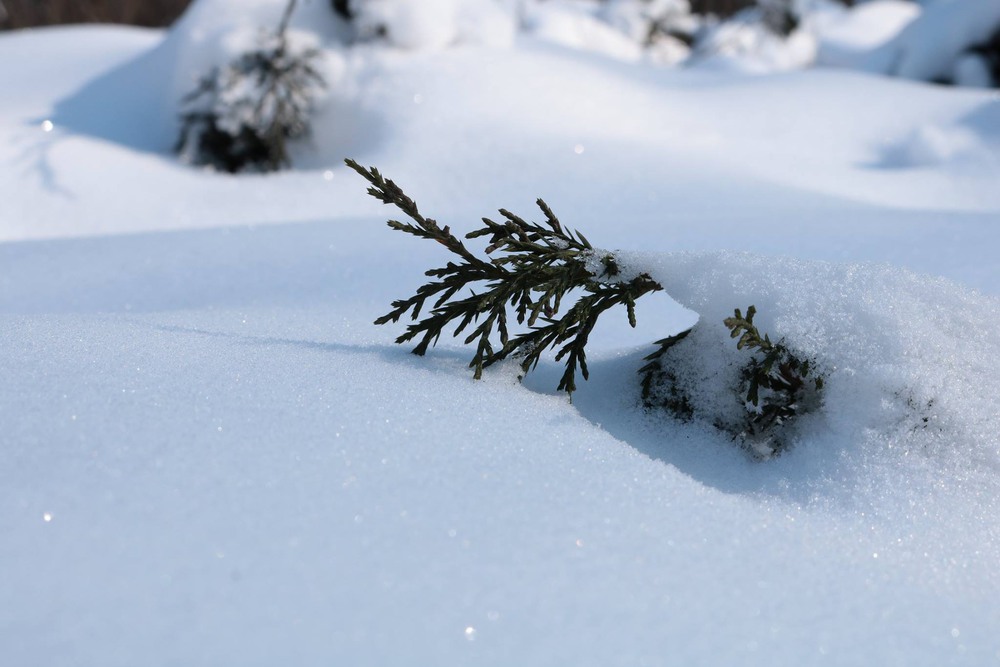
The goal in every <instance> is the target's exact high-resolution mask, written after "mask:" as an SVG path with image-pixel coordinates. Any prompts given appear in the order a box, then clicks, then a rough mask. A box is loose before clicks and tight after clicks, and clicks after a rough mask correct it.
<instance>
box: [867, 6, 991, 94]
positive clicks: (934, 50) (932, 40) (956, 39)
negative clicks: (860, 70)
mask: <svg viewBox="0 0 1000 667" xmlns="http://www.w3.org/2000/svg"><path fill="white" fill-rule="evenodd" d="M998 30H1000V3H997V2H996V0H937V1H936V2H930V3H928V4H927V5H926V6H925V7H924V9H923V12H922V13H921V14H920V16H919V17H917V18H916V19H914V20H913V21H912V22H911V23H909V24H908V25H907V26H906V27H905V28H904V29H903V31H902V32H901V33H900V34H899V36H898V37H897V38H896V39H894V40H892V41H891V42H890V43H888V44H887V45H886V46H885V47H884V49H883V50H881V53H880V54H879V55H878V56H877V60H878V61H880V64H882V65H883V66H884V67H886V68H887V69H886V72H887V73H889V74H894V75H896V76H900V77H904V78H908V79H917V80H922V81H951V82H956V81H958V82H961V81H962V80H963V78H964V79H966V80H967V79H968V77H969V76H970V75H969V74H968V70H969V69H970V66H969V64H968V63H963V62H962V61H963V59H964V58H965V57H966V52H967V51H969V49H971V48H972V47H975V46H977V45H980V44H985V43H986V42H987V41H989V39H990V37H991V36H992V35H993V34H994V33H996V32H997V31H998ZM956 68H957V71H956Z"/></svg>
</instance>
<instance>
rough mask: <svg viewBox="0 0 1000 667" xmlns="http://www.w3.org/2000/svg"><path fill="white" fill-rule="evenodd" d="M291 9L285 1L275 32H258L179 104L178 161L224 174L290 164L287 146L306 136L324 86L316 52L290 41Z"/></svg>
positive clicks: (292, 4)
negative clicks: (252, 44) (247, 47)
mask: <svg viewBox="0 0 1000 667" xmlns="http://www.w3.org/2000/svg"><path fill="white" fill-rule="evenodd" d="M295 5H296V0H290V2H289V3H288V5H287V6H286V8H285V11H284V14H283V15H282V18H281V23H280V25H279V26H278V29H277V30H276V31H275V32H273V33H271V32H262V33H261V34H260V36H259V44H258V47H257V48H256V49H254V50H253V51H249V52H247V53H244V54H242V55H240V56H238V57H237V58H235V59H234V60H233V61H232V62H230V63H228V64H226V65H225V66H223V67H221V68H216V69H214V70H213V71H212V72H210V73H209V74H208V75H207V76H205V77H203V78H202V79H201V81H200V82H199V83H198V86H197V88H195V90H194V91H192V92H191V93H190V94H188V95H187V96H186V97H185V98H184V100H183V102H182V104H183V110H182V113H181V133H180V137H179V138H178V141H177V145H176V150H177V152H178V153H180V154H181V156H182V158H184V159H186V160H187V161H189V162H191V163H193V164H196V165H205V166H211V167H213V168H215V169H218V170H220V171H226V172H230V173H235V172H240V171H276V170H278V169H281V168H283V167H286V166H288V164H289V162H290V159H289V155H288V147H287V143H288V141H289V140H293V139H299V138H302V137H305V136H307V135H308V134H309V131H310V115H311V113H312V111H313V108H314V105H315V103H316V100H317V98H318V97H319V95H320V93H321V92H322V91H323V89H324V88H325V86H326V83H325V80H324V78H323V76H322V74H321V73H320V71H319V69H318V67H317V63H318V61H319V58H320V51H319V50H318V49H316V48H313V47H311V46H310V47H305V48H301V47H298V46H296V45H294V44H293V43H292V40H290V39H289V34H288V23H289V21H290V19H291V16H292V13H293V12H294V10H295Z"/></svg>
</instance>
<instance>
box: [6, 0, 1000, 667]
mask: <svg viewBox="0 0 1000 667" xmlns="http://www.w3.org/2000/svg"><path fill="white" fill-rule="evenodd" d="M234 1H235V0H234ZM251 4H252V6H251ZM278 4H281V3H278ZM326 4H327V3H319V2H315V3H305V4H303V8H304V9H303V11H304V12H306V11H308V12H312V14H303V17H310V16H311V18H310V21H315V23H314V24H312V27H311V28H310V25H307V24H306V23H301V22H299V21H304V20H305V18H299V19H297V20H296V21H295V22H293V27H294V28H295V29H296V30H308V31H310V32H313V33H314V34H316V37H317V39H319V40H320V43H322V44H324V45H325V47H326V57H327V62H328V66H329V70H328V71H329V74H330V76H329V80H330V83H331V86H330V93H329V96H328V97H327V98H326V99H325V100H324V101H323V102H322V105H323V106H322V107H321V108H320V109H319V111H318V115H317V116H316V119H315V123H314V134H313V137H312V139H311V141H310V142H306V143H303V144H300V145H299V146H298V147H297V149H296V154H295V156H294V157H295V164H296V168H295V169H293V170H291V171H287V172H282V173H278V174H272V175H244V176H239V177H233V176H228V175H222V174H217V173H214V172H209V171H202V170H196V169H192V168H191V167H188V166H186V165H183V164H181V163H180V162H179V161H178V160H177V159H176V158H175V157H174V156H172V155H170V154H169V153H168V152H167V151H168V149H169V146H170V145H171V143H172V141H173V139H174V138H175V137H174V132H175V131H176V119H175V118H174V116H173V114H174V113H176V111H175V109H176V107H175V106H171V105H170V104H168V101H169V99H172V97H173V96H176V95H178V94H180V93H181V91H183V90H184V89H185V86H182V85H180V83H178V82H181V81H183V80H186V77H189V76H191V75H192V74H193V73H194V72H195V70H197V69H199V68H201V67H204V66H209V65H211V64H217V62H216V60H215V59H216V58H219V57H224V56H227V49H230V48H235V47H232V46H227V45H228V44H230V42H227V41H226V39H236V38H235V37H233V35H239V34H243V35H252V34H253V29H252V28H253V21H254V20H257V19H256V18H254V17H261V18H260V20H262V21H264V22H265V24H268V25H269V24H270V22H271V21H272V18H271V17H272V16H277V15H278V14H280V11H277V10H276V6H277V5H276V3H273V2H270V3H268V2H265V1H264V0H259V1H256V2H254V3H246V4H245V5H244V4H243V3H241V4H240V6H241V9H242V8H243V7H244V6H245V7H246V8H247V9H246V12H247V13H246V16H247V17H248V18H247V19H246V20H247V21H248V23H246V24H245V25H231V24H229V23H225V22H226V21H236V19H235V18H233V17H234V16H236V15H237V14H239V12H234V13H230V14H229V16H227V15H226V12H225V11H223V10H224V9H225V8H226V3H225V2H222V0H214V1H213V2H209V1H207V0H203V2H199V3H197V4H196V5H195V6H194V9H193V10H192V12H190V13H189V14H188V15H187V16H186V17H185V19H184V20H183V21H182V23H181V24H179V25H178V26H177V28H176V29H175V30H174V31H172V32H169V33H161V32H157V31H145V30H132V29H124V28H110V27H86V28H63V29H46V30H36V31H29V32H24V33H8V34H4V35H2V36H0V62H6V63H18V66H16V67H5V68H0V89H3V90H5V91H13V94H9V95H6V96H4V98H3V101H2V103H0V165H2V166H0V170H2V171H0V201H3V202H4V205H3V207H0V267H2V270H0V339H2V340H3V341H4V345H3V346H0V371H2V375H3V377H4V379H5V382H4V383H3V384H2V385H0V425H2V428H0V446H2V448H3V454H4V456H3V461H4V463H3V464H2V465H0V531H2V532H3V534H4V535H5V539H4V540H2V541H0V596H2V598H3V599H4V600H5V602H6V604H5V605H3V608H2V609H0V663H2V664H25V665H30V664H45V665H53V666H59V665H80V666H83V665H94V664H100V665H108V666H114V665H122V666H124V665H135V664H143V665H176V664H184V665H192V666H198V665H218V664H240V665H273V664H278V663H283V664H376V665H385V664H407V665H409V664H434V665H459V664H472V665H511V664H524V665H551V664H564V663H576V664H582V665H595V666H596V665H601V666H604V665H641V664H647V665H667V664H684V665H718V664H740V665H773V664H836V665H844V664H880V665H881V664H885V665H892V664H906V665H935V666H937V665H986V664H994V663H996V662H997V661H998V660H1000V639H998V636H1000V634H998V633H997V631H996V630H997V627H1000V608H998V606H997V604H996V600H997V599H998V595H1000V573H998V570H997V568H996V563H997V562H998V557H1000V507H998V503H1000V440H998V438H997V436H996V433H997V432H998V430H1000V428H998V427H1000V424H998V420H1000V418H998V414H997V410H996V398H995V397H996V396H997V395H998V390H1000V386H998V383H1000V381H998V378H1000V368H998V361H997V360H998V359H1000V349H998V348H1000V335H998V334H997V332H996V328H995V323H996V321H997V319H998V316H1000V301H998V295H1000V271H998V261H997V258H996V248H997V244H998V241H1000V238H998V235H1000V231H998V229H1000V228H998V227H997V225H996V220H997V214H998V212H1000V195H998V193H997V189H996V180H997V177H998V175H1000V161H998V159H997V156H998V155H1000V115H998V114H1000V102H998V101H997V99H996V95H995V93H992V92H988V91H982V90H974V89H954V88H943V87H938V86H930V85H926V84H923V83H919V82H912V81H905V80H892V79H886V78H882V77H877V76H872V75H868V74H864V73H858V72H847V71H837V70H807V71H800V72H791V73H770V74H760V75H757V76H752V77H751V76H747V75H746V74H744V73H741V72H734V71H731V70H725V71H719V70H705V69H699V68H689V69H672V68H665V67H659V66H652V65H650V64H645V63H643V62H641V60H642V59H641V58H639V59H637V61H636V62H631V63H630V62H622V61H621V60H617V59H615V58H609V57H607V56H605V55H601V53H599V51H600V49H592V48H589V47H590V46H592V44H587V45H585V46H587V47H588V48H586V49H584V50H575V49H569V48H566V47H563V46H559V45H558V44H555V43H553V42H552V41H551V40H549V39H547V38H546V39H543V38H542V36H541V35H539V34H534V35H531V34H528V35H521V36H519V37H517V38H516V39H515V40H513V41H510V42H507V43H504V41H503V40H498V41H497V42H495V43H494V42H491V41H489V40H485V41H480V40H473V39H461V38H460V39H457V40H453V39H448V40H441V39H437V38H436V39H437V42H436V44H432V45H426V44H424V43H423V37H421V38H420V39H418V40H417V41H420V42H421V48H401V47H402V46H403V45H402V44H393V43H389V44H384V43H381V42H379V41H376V42H374V43H363V44H357V45H354V46H351V47H347V46H345V45H344V43H343V41H342V38H341V37H340V35H341V32H340V31H341V30H342V29H343V26H342V25H338V23H337V20H336V19H335V18H330V16H328V14H329V12H328V11H327V9H326ZM455 6H456V7H458V6H459V5H455ZM864 6H865V5H862V6H861V7H864ZM541 7H542V6H541V5H539V7H538V9H541ZM861 7H859V8H858V9H859V10H860V8H861ZM323 17H325V18H323ZM321 19H322V20H325V21H327V23H321V22H320V21H321ZM217 21H218V22H217ZM414 29H415V28H414ZM486 30H487V32H491V30H490V29H486ZM497 30H499V28H497ZM491 34H492V33H491ZM223 35H229V37H226V38H224V37H223ZM428 35H429V33H428V34H427V35H424V37H428ZM198 39H201V40H202V41H200V42H199V41H198ZM428 40H429V41H431V42H434V40H430V39H429V37H428ZM456 41H457V42H458V43H456ZM445 42H447V44H446V43H445ZM196 43H197V44H200V46H199V49H200V50H199V49H191V50H188V46H190V45H193V44H196ZM866 44H870V43H868V42H866ZM425 46H426V48H425ZM859 101H863V104H861V103H860V102H859ZM348 156H350V157H354V158H356V159H358V160H359V161H361V162H362V163H364V164H373V165H377V166H378V167H379V168H380V169H381V170H382V171H383V172H384V173H385V174H387V175H388V176H390V177H391V178H393V179H394V180H396V181H397V182H398V183H400V184H401V185H402V186H403V187H404V188H405V189H406V191H407V192H408V193H409V194H411V195H412V196H413V197H414V198H415V199H416V200H417V201H418V202H419V203H420V206H421V209H422V210H423V211H424V212H425V213H426V214H428V215H432V216H434V217H435V218H436V219H438V220H439V221H440V222H441V223H442V224H449V225H450V226H451V227H452V229H454V230H456V232H458V231H463V232H464V231H467V230H470V229H472V228H473V227H474V226H475V221H476V220H477V219H478V218H479V217H481V216H483V215H492V214H493V212H494V211H495V210H496V209H497V208H498V207H501V206H503V207H506V208H509V209H510V210H512V211H514V212H516V213H519V214H521V215H524V216H532V217H535V218H537V215H536V214H535V213H534V209H533V201H534V198H535V197H537V196H542V197H544V198H545V199H546V201H547V202H548V203H549V204H550V205H551V206H552V208H553V210H554V211H555V212H556V213H557V214H558V215H559V216H560V218H561V219H562V221H563V222H564V223H565V224H566V225H567V226H570V227H572V228H574V229H579V230H581V231H582V232H583V233H584V234H586V236H587V237H588V238H589V239H590V240H591V241H592V242H593V243H594V244H595V245H596V246H600V247H604V248H609V249H612V250H615V251H617V252H618V253H619V255H620V257H621V258H622V260H623V262H625V263H626V265H627V267H628V268H629V269H630V270H632V271H649V272H650V273H651V274H652V275H653V276H654V277H655V278H656V279H657V280H658V281H660V282H661V283H662V284H663V285H664V287H665V289H666V293H667V294H669V296H667V295H665V294H663V293H659V294H654V295H650V296H648V297H644V298H643V299H641V300H640V301H639V303H638V305H637V314H638V320H639V326H638V328H637V329H636V330H632V329H630V328H629V327H628V325H627V323H626V322H625V315H624V313H614V312H612V313H609V314H608V315H607V316H606V319H607V321H602V322H601V324H600V325H599V327H598V330H597V331H595V333H594V336H593V338H592V341H591V344H590V346H589V347H588V350H589V356H590V360H591V361H590V366H591V378H590V380H589V381H588V382H586V383H582V385H581V387H580V389H579V391H578V392H577V393H576V394H574V396H573V401H572V402H569V401H568V400H567V399H566V398H565V397H564V396H560V395H558V394H556V393H555V391H554V388H555V386H556V384H557V382H558V377H559V375H560V374H561V371H562V369H561V366H560V365H559V364H557V363H555V362H554V361H551V360H549V361H545V362H543V363H542V364H541V366H540V367H539V369H538V370H537V371H536V372H535V373H533V374H531V375H529V376H528V377H527V378H526V379H525V380H524V382H523V383H519V382H518V381H517V378H516V368H514V367H512V366H510V365H504V366H502V367H499V368H494V369H491V372H488V373H487V374H486V377H485V378H484V379H483V380H482V381H480V382H474V381H472V380H471V377H470V376H471V374H470V372H469V370H468V369H467V368H466V364H467V362H468V359H469V357H470V356H471V351H470V350H467V349H463V348H462V347H461V346H460V345H459V344H458V343H457V342H456V341H453V340H447V341H446V340H442V343H441V344H440V345H439V346H438V347H437V348H435V349H434V350H433V351H432V352H431V353H429V354H428V355H427V356H426V357H422V358H418V357H414V356H412V355H410V354H408V351H407V349H406V348H404V347H400V346H397V345H395V344H394V343H393V340H394V338H395V337H396V336H397V335H398V334H399V333H400V332H401V331H402V325H401V324H400V325H391V326H390V325H387V326H383V327H376V326H374V325H372V321H373V320H374V319H375V318H376V317H378V316H379V315H381V314H383V313H384V312H385V311H387V310H388V307H389V303H390V301H392V300H393V299H395V298H400V297H403V296H406V295H408V294H410V293H411V292H412V290H414V289H415V288H416V287H417V286H419V285H420V284H422V282H423V280H424V276H423V271H425V270H426V269H428V268H430V267H432V266H438V265H440V264H441V263H443V262H445V261H447V259H448V258H447V257H445V256H444V251H443V250H442V249H441V248H440V247H439V246H437V244H432V243H423V242H420V241H418V240H415V239H412V238H408V237H405V236H404V235H402V234H398V233H396V232H393V231H391V230H389V229H387V228H386V227H385V226H384V224H383V222H384V220H385V219H386V218H388V217H390V216H395V215H397V213H396V212H395V211H391V210H390V209H387V208H385V207H382V206H380V205H379V204H378V203H377V202H375V201H374V200H372V199H370V198H369V197H367V196H366V195H365V193H364V191H365V184H364V183H363V181H361V179H360V178H358V177H357V176H356V175H355V174H354V173H353V172H351V171H349V170H348V169H346V168H345V167H344V166H343V165H342V159H343V158H344V157H348ZM751 304H754V305H756V307H757V309H758V311H759V315H758V319H757V321H758V323H759V325H760V326H761V329H762V330H764V331H767V332H769V333H770V334H771V335H772V337H777V336H785V337H786V339H787V340H788V341H789V343H791V344H793V345H794V346H795V347H796V348H797V349H800V350H802V351H803V352H805V353H807V354H810V355H814V356H815V357H816V358H817V359H818V360H819V361H820V362H821V365H822V367H823V369H824V372H825V376H826V389H825V394H824V402H823V405H822V407H821V409H820V410H818V411H817V412H815V413H813V414H812V415H809V416H808V417H807V418H804V419H803V421H802V422H801V423H800V424H799V425H798V427H797V428H798V431H797V433H796V439H795V443H794V447H793V448H792V449H791V451H789V452H788V453H787V454H784V455H782V456H780V457H778V458H776V459H774V460H771V461H767V462H755V461H753V460H752V459H751V458H750V457H748V456H747V454H746V453H745V452H743V451H741V450H740V449H739V448H738V447H737V446H736V445H735V444H734V443H733V442H732V441H731V440H730V438H729V437H728V436H726V435H723V434H720V433H719V432H717V431H715V430H714V429H713V428H711V426H709V425H706V424H704V423H699V422H694V423H691V424H682V423H678V422H675V421H672V420H671V419H670V418H669V417H667V416H666V415H661V414H649V413H646V412H644V411H643V410H642V409H641V408H640V402H639V387H638V382H637V376H636V370H637V369H638V368H639V367H640V366H641V365H642V358H643V356H644V355H646V354H648V353H650V352H651V351H652V349H653V348H652V345H651V343H652V341H654V340H656V339H658V338H662V337H663V336H665V335H667V334H669V333H675V332H678V331H680V330H682V329H684V328H686V327H689V326H691V325H692V324H693V323H694V322H695V320H696V319H697V318H700V324H699V327H700V329H699V334H698V335H699V336H702V337H703V340H704V346H703V347H702V348H700V349H701V350H702V351H701V352H699V353H697V354H696V355H693V356H692V358H691V360H690V363H691V365H692V366H691V368H692V373H694V372H700V373H702V374H703V375H704V377H705V378H706V382H705V384H704V385H702V386H703V388H704V391H705V394H706V400H707V401H708V400H717V399H714V398H712V396H711V394H712V391H713V387H716V388H717V387H718V384H713V382H716V381H717V380H718V379H719V378H723V377H724V376H725V373H726V372H729V371H727V369H728V368H729V367H728V366H727V365H726V364H727V363H728V362H730V361H733V360H735V359H737V358H738V354H739V353H737V352H736V351H735V350H734V349H733V342H732V341H731V340H730V339H729V338H728V332H727V331H726V330H725V328H724V327H723V326H722V322H721V320H722V318H724V317H726V316H728V315H730V314H731V313H732V310H733V309H734V308H741V309H745V308H746V307H747V306H749V305H751ZM713 378H714V379H713ZM925 420H926V421H925Z"/></svg>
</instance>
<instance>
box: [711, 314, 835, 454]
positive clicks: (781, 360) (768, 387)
mask: <svg viewBox="0 0 1000 667" xmlns="http://www.w3.org/2000/svg"><path fill="white" fill-rule="evenodd" d="M756 313H757V309H756V308H754V307H753V306H750V307H749V308H747V314H746V317H744V316H743V314H742V313H741V312H740V309H739V308H737V309H736V310H735V311H734V314H733V317H727V318H726V319H725V320H724V323H725V325H726V327H728V328H729V330H730V336H731V337H732V338H739V340H738V341H737V343H736V349H738V350H742V349H751V350H758V351H759V352H760V353H761V354H763V357H758V356H754V357H752V358H751V359H750V361H749V362H748V363H747V365H746V366H744V368H743V370H742V373H741V376H742V380H743V383H744V385H745V387H746V390H747V393H746V403H747V404H750V405H753V406H754V408H755V410H754V411H752V412H751V419H750V423H749V424H748V426H747V434H748V435H749V436H760V435H761V434H764V433H766V432H769V431H771V430H772V429H773V427H775V426H780V425H781V424H783V423H785V422H786V421H788V420H789V419H792V418H793V417H795V416H796V415H798V414H800V413H801V412H803V411H805V410H803V408H802V403H803V401H804V400H805V399H806V395H807V393H808V391H809V390H811V389H815V390H816V391H817V392H818V391H820V390H822V388H823V378H822V376H820V375H816V374H815V373H814V368H813V364H812V363H810V361H809V359H807V358H802V357H800V356H799V355H797V354H795V353H794V352H792V351H791V350H789V349H788V347H786V346H785V344H784V343H783V342H782V341H778V342H777V343H772V342H771V339H770V337H769V336H768V335H767V334H764V336H761V335H760V331H759V330H758V329H757V326H756V325H755V324H754V323H753V318H754V315H756ZM810 375H813V377H812V382H811V383H810V382H809V381H808V379H809V377H810ZM810 384H811V385H812V386H811V387H810ZM762 389H763V390H765V392H766V395H765V397H764V398H763V399H762V397H761V390H762ZM782 446H783V445H781V444H780V443H779V445H778V446H776V447H774V449H775V450H776V451H777V450H780V449H781V447H782Z"/></svg>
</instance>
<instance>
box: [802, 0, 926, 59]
mask: <svg viewBox="0 0 1000 667" xmlns="http://www.w3.org/2000/svg"><path fill="white" fill-rule="evenodd" d="M919 15H920V6H919V5H918V4H916V3H913V2H909V1H908V0H874V2H866V3H864V4H860V5H856V6H854V7H851V8H849V9H839V10H838V11H829V12H824V13H822V14H819V15H816V16H813V17H811V18H812V22H813V28H814V30H815V31H816V33H817V36H818V38H819V52H818V53H817V55H816V64H817V65H823V66H828V67H850V68H858V69H865V67H866V62H867V59H868V57H869V53H870V52H871V51H872V50H874V49H877V48H878V47H880V46H882V45H883V44H885V43H887V42H889V41H891V40H892V39H894V38H895V37H896V36H897V35H898V34H899V33H900V31H902V30H903V28H905V27H906V26H907V25H908V24H909V23H910V22H911V21H913V20H914V19H915V18H916V17H917V16H919Z"/></svg>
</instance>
